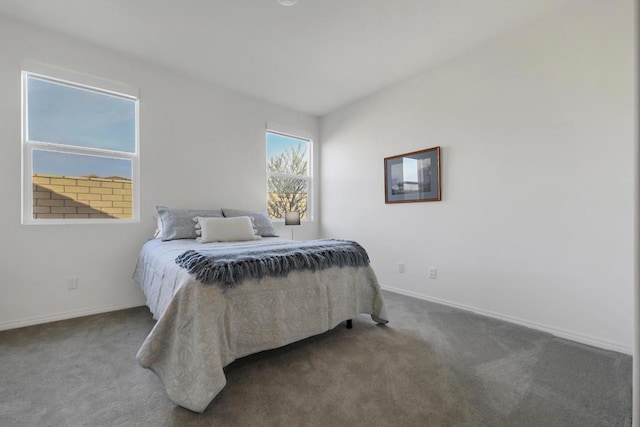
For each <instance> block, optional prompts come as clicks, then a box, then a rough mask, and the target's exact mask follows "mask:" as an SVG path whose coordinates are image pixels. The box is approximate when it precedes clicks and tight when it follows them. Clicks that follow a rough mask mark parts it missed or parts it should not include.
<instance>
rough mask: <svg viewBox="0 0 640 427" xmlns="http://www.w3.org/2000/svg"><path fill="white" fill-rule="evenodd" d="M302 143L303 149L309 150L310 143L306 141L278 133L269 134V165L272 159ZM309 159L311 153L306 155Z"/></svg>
mask: <svg viewBox="0 0 640 427" xmlns="http://www.w3.org/2000/svg"><path fill="white" fill-rule="evenodd" d="M300 143H302V147H303V148H306V149H307V150H308V148H309V141H307V140H306V139H300V138H294V137H291V136H285V135H280V134H277V133H271V132H267V163H268V162H269V160H271V158H272V157H276V156H279V155H280V154H282V153H284V152H285V151H286V150H287V149H288V148H290V147H297V146H298V144H300ZM306 156H307V159H308V156H309V153H308V152H307V153H306Z"/></svg>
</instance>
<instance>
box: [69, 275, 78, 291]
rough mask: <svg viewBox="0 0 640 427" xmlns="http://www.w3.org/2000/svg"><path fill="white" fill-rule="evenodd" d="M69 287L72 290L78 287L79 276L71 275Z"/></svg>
mask: <svg viewBox="0 0 640 427" xmlns="http://www.w3.org/2000/svg"><path fill="white" fill-rule="evenodd" d="M67 289H68V290H70V291H73V290H76V289H78V277H77V276H74V277H69V279H68V280H67Z"/></svg>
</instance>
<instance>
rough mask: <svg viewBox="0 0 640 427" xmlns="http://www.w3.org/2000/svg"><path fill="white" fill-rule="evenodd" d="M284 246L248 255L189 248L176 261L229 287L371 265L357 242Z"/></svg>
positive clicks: (205, 279)
mask: <svg viewBox="0 0 640 427" xmlns="http://www.w3.org/2000/svg"><path fill="white" fill-rule="evenodd" d="M284 246H285V247H281V248H274V247H269V248H265V249H264V250H261V249H260V248H256V249H252V250H251V251H250V252H248V253H245V254H243V253H238V254H231V255H229V254H220V255H207V254H206V252H205V251H203V252H205V253H202V252H198V251H195V250H189V251H186V252H185V253H183V254H182V255H180V256H178V257H177V258H176V263H177V264H178V265H179V266H181V267H183V268H185V269H186V270H187V271H189V273H192V274H195V276H196V278H197V279H198V280H200V281H201V282H202V283H205V284H211V283H214V282H219V283H220V284H221V285H224V286H227V287H233V286H235V285H236V284H239V283H242V281H243V280H245V279H259V278H262V277H265V276H276V277H277V276H286V275H288V274H289V273H290V272H291V271H293V270H311V271H316V270H323V269H326V268H330V267H345V266H350V267H364V266H367V265H369V256H368V254H367V252H366V251H365V249H364V248H363V247H362V246H360V245H359V244H358V243H356V242H353V241H348V240H333V239H323V240H314V241H308V242H302V243H300V244H299V245H296V244H287V245H284ZM212 252H213V251H212Z"/></svg>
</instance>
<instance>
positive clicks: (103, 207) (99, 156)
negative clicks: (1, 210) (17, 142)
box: [22, 66, 139, 224]
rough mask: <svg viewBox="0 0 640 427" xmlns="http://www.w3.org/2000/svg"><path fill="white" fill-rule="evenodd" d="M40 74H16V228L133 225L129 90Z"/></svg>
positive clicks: (134, 120)
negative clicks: (19, 178)
mask: <svg viewBox="0 0 640 427" xmlns="http://www.w3.org/2000/svg"><path fill="white" fill-rule="evenodd" d="M43 67H44V66H40V67H31V68H39V69H42V68H43ZM45 68H46V70H45V73H46V74H45V73H42V72H35V71H31V69H30V70H29V71H23V73H22V91H23V96H22V99H23V107H22V108H23V110H22V119H23V120H22V121H23V130H22V135H23V137H22V148H23V151H22V153H23V154H22V162H23V167H22V169H23V174H24V176H23V191H22V197H23V203H22V219H23V223H24V224H47V223H56V224H60V223H63V224H64V223H78V222H90V223H94V222H114V221H115V222H117V221H125V222H126V221H129V222H133V221H137V220H138V219H139V213H138V187H139V186H138V167H139V154H138V98H137V91H136V90H135V88H130V87H128V86H124V85H119V84H117V83H113V82H109V81H103V80H101V79H96V78H92V77H89V76H84V75H79V74H76V73H71V72H68V71H64V70H56V69H50V68H48V67H45Z"/></svg>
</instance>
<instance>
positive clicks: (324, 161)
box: [321, 0, 636, 353]
mask: <svg viewBox="0 0 640 427" xmlns="http://www.w3.org/2000/svg"><path fill="white" fill-rule="evenodd" d="M633 40H634V32H633V7H632V0H616V1H600V0H583V1H578V2H574V3H572V4H571V5H569V6H568V7H566V8H563V9H562V10H560V11H558V12H557V13H555V14H554V15H552V16H548V17H545V18H544V19H542V20H540V21H537V22H536V23H533V24H531V25H528V26H526V27H523V28H520V29H519V30H517V31H514V32H513V33H511V34H509V35H508V36H505V37H503V38H500V39H497V40H494V41H492V42H490V43H487V44H485V45H483V46H481V47H479V48H477V49H476V50H474V51H472V52H468V53H467V54H465V55H462V56H459V57H457V58H454V59H452V60H450V61H448V62H447V63H446V64H443V65H441V66H439V67H436V68H433V69H431V70H428V71H426V72H424V73H422V74H421V75H419V76H416V77H415V78H413V79H411V80H409V81H405V82H403V83H401V84H399V85H396V86H394V87H392V88H389V89H388V90H385V91H383V92H381V93H378V94H376V95H374V96H371V97H368V98H366V99H363V100H361V101H359V102H357V103H355V104H353V105H350V106H348V107H345V108H343V109H341V110H339V111H335V112H332V113H331V114H329V115H327V116H325V117H322V119H321V138H322V152H321V155H322V158H321V165H322V185H321V188H322V192H321V198H322V210H321V214H322V226H323V234H324V235H326V236H328V237H342V238H353V239H356V240H358V241H361V242H362V243H363V244H364V246H365V247H366V248H367V249H368V251H369V253H370V255H371V258H372V262H373V265H374V268H375V269H376V271H377V273H378V276H379V279H380V282H381V284H382V285H383V286H385V287H388V288H393V289H396V290H399V291H401V292H404V293H407V294H410V295H415V296H419V297H423V298H426V299H433V300H437V301H444V302H447V303H450V304H453V305H457V306H460V307H466V308H471V309H473V310H476V311H479V312H482V313H486V314H490V315H493V316H497V317H501V318H504V319H509V320H512V321H516V322H519V323H521V324H525V325H529V326H533V327H536V328H540V329H543V330H547V331H551V332H554V333H556V334H558V335H560V336H565V337H569V338H572V339H575V340H578V341H582V342H586V343H590V344H593V345H597V346H601V347H604V348H610V349H616V350H619V351H623V352H627V353H630V352H631V348H632V319H633V309H632V288H633V279H632V277H633V263H634V259H633V235H632V226H633V162H634V157H633V153H634V151H633V150H634V138H633V133H634V119H635V117H636V115H635V112H634V95H635V93H636V92H635V90H634V71H633V65H634V62H633V52H634V51H633V49H634V44H633ZM438 145H439V146H441V147H442V188H443V201H441V202H434V203H408V204H393V205H385V203H384V187H383V176H384V175H383V158H384V157H387V156H392V155H396V154H401V153H406V152H410V151H415V150H419V149H423V148H428V147H432V146H438ZM399 262H403V263H405V264H406V272H405V273H404V274H399V273H398V272H397V264H398V263H399ZM428 266H434V267H437V269H438V278H437V279H436V280H430V279H427V267H428ZM391 321H393V319H391Z"/></svg>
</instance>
